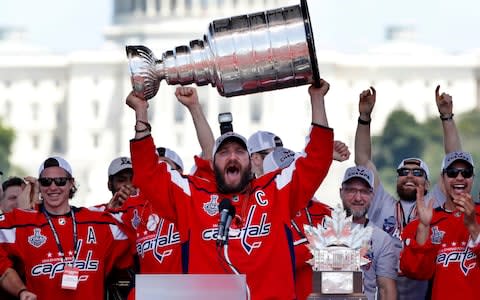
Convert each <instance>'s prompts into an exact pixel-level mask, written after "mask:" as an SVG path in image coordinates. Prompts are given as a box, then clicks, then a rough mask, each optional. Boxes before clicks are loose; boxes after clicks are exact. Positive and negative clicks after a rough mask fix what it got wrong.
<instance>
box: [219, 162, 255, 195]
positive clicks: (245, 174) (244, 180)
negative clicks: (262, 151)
mask: <svg viewBox="0 0 480 300" xmlns="http://www.w3.org/2000/svg"><path fill="white" fill-rule="evenodd" d="M251 166H252V164H251V162H249V163H248V167H247V168H246V170H243V171H242V175H241V177H240V178H241V179H240V182H239V183H238V184H237V185H235V186H230V185H228V184H227V183H226V182H225V177H224V176H223V173H222V171H221V170H220V169H219V168H218V167H217V166H214V167H213V168H214V171H215V179H216V180H217V188H218V191H219V192H220V193H222V194H235V193H240V192H241V191H243V190H244V189H245V187H246V186H247V185H248V183H249V182H250V180H251V178H252V175H251V173H250V170H251Z"/></svg>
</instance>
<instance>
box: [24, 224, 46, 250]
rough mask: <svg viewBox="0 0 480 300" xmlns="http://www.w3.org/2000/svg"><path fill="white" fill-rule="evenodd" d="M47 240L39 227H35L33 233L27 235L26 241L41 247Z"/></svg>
mask: <svg viewBox="0 0 480 300" xmlns="http://www.w3.org/2000/svg"><path fill="white" fill-rule="evenodd" d="M46 241H47V237H46V236H44V235H42V233H41V231H40V228H35V229H34V230H33V235H31V236H29V237H28V243H29V244H30V245H32V246H33V247H35V248H40V247H42V245H43V244H45V242H46Z"/></svg>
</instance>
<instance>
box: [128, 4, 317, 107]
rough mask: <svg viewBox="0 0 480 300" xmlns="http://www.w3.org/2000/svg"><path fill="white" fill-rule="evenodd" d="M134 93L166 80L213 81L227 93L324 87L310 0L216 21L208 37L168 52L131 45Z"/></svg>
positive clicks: (148, 93) (145, 93)
mask: <svg viewBox="0 0 480 300" xmlns="http://www.w3.org/2000/svg"><path fill="white" fill-rule="evenodd" d="M126 51H127V57H128V59H129V67H130V73H131V81H132V85H133V90H134V92H135V94H136V95H137V96H139V97H142V98H143V99H145V100H148V99H150V98H152V97H154V96H155V95H156V93H157V91H158V88H159V86H160V81H162V80H165V81H166V82H167V84H171V85H175V84H181V85H187V84H191V83H195V84H197V85H206V84H209V83H210V84H211V85H212V86H213V87H216V88H217V90H218V93H219V94H220V95H222V96H225V97H232V96H238V95H245V94H251V93H258V92H264V91H271V90H276V89H282V88H288V87H293V86H299V85H305V84H312V83H314V84H315V85H316V86H319V82H320V74H319V71H318V63H317V58H316V54H315V44H314V40H313V32H312V26H311V23H310V16H309V12H308V6H307V0H300V5H295V6H289V7H283V8H278V9H273V10H268V11H265V12H259V13H253V14H247V15H241V16H236V17H230V18H225V19H219V20H215V21H213V22H211V23H210V25H209V27H208V32H207V33H206V34H205V35H204V36H203V39H198V40H192V41H190V43H189V45H188V46H187V45H183V46H177V47H175V49H174V50H168V51H166V52H163V53H162V55H161V56H160V58H159V59H157V58H156V56H155V55H154V53H153V52H152V50H150V49H149V48H147V47H145V46H127V47H126Z"/></svg>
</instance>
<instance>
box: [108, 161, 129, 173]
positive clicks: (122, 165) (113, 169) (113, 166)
mask: <svg viewBox="0 0 480 300" xmlns="http://www.w3.org/2000/svg"><path fill="white" fill-rule="evenodd" d="M132 168H133V167H132V161H131V160H130V157H126V156H120V157H117V158H115V159H114V160H112V162H111V163H110V166H109V167H108V176H113V175H116V174H118V173H119V172H120V171H123V170H126V169H132Z"/></svg>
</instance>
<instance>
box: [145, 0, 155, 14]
mask: <svg viewBox="0 0 480 300" xmlns="http://www.w3.org/2000/svg"><path fill="white" fill-rule="evenodd" d="M156 14H157V5H156V3H155V0H147V9H146V15H147V16H149V17H154V16H155V15H156Z"/></svg>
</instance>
